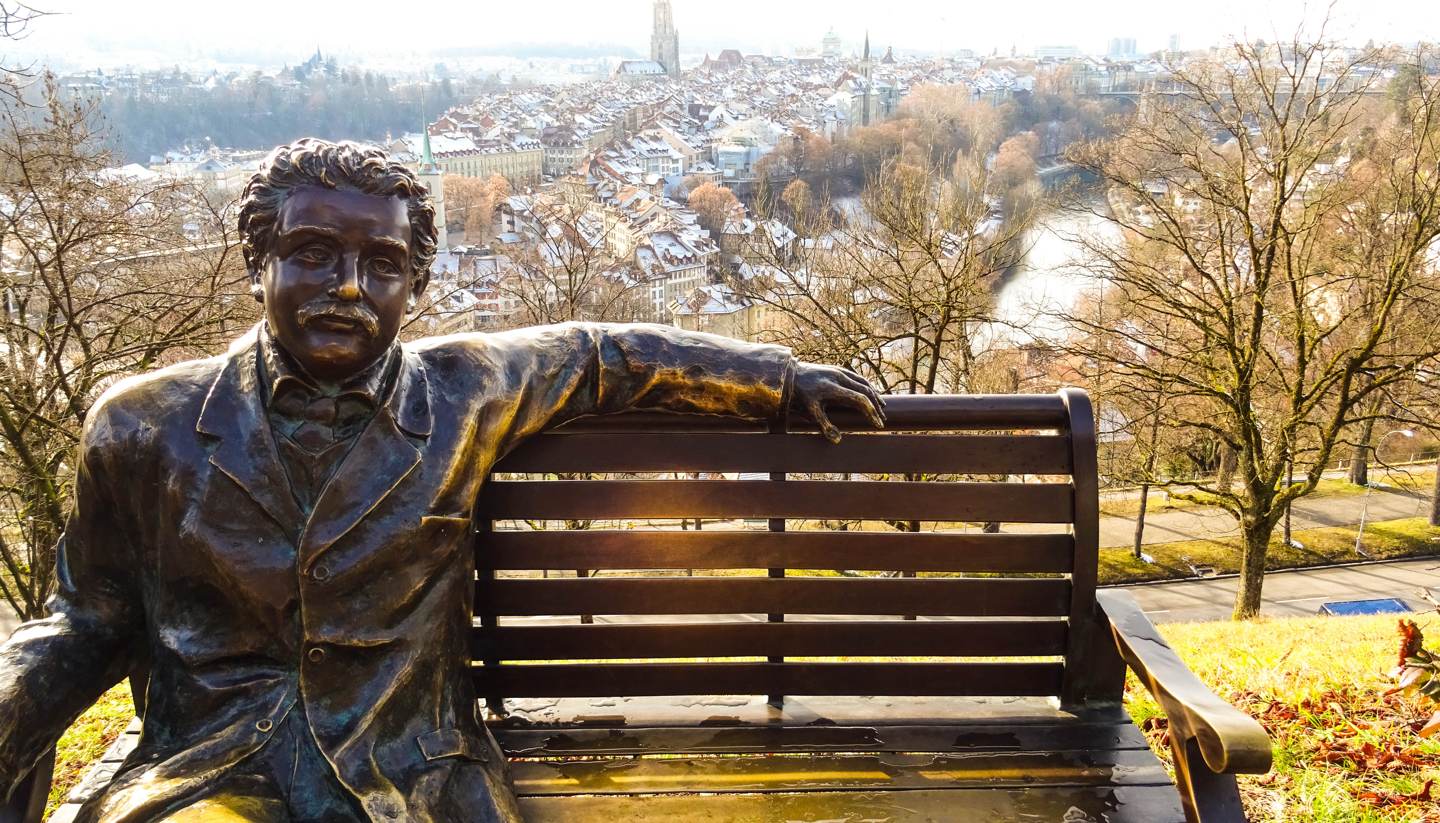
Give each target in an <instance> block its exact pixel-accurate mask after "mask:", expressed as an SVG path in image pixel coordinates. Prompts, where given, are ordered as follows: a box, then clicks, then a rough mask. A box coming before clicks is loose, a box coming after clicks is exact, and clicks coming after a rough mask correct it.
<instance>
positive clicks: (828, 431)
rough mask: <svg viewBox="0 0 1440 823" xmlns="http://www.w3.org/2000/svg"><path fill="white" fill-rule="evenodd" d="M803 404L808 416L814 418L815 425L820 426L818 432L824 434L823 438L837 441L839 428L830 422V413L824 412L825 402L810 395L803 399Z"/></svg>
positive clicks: (833, 441) (832, 441)
mask: <svg viewBox="0 0 1440 823" xmlns="http://www.w3.org/2000/svg"><path fill="white" fill-rule="evenodd" d="M805 406H806V409H807V410H808V411H809V412H810V417H811V418H812V419H814V421H815V425H817V426H819V427H820V433H821V434H823V435H825V439H826V440H829V441H830V442H831V443H839V442H840V430H839V429H837V428H835V424H834V423H831V422H830V415H828V414H826V413H825V404H824V403H821V402H820V401H819V400H818V399H815V398H813V397H812V398H809V399H808V400H806V401H805Z"/></svg>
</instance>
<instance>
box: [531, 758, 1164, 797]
mask: <svg viewBox="0 0 1440 823" xmlns="http://www.w3.org/2000/svg"><path fill="white" fill-rule="evenodd" d="M510 770H511V776H512V778H513V780H514V784H515V791H516V793H518V794H520V795H524V796H530V797H534V796H537V795H551V794H558V795H574V794H636V793H655V792H706V793H710V792H717V793H726V792H764V791H794V789H795V787H796V784H797V783H803V784H804V786H805V788H806V789H807V790H810V791H837V790H847V789H848V790H857V789H872V790H875V789H878V790H897V789H907V790H913V789H943V788H956V787H957V786H964V787H977V788H978V787H1000V786H1044V785H1071V786H1073V785H1089V786H1116V785H1130V786H1160V785H1165V784H1167V783H1169V782H1170V780H1169V777H1168V776H1167V775H1166V774H1165V769H1164V767H1163V766H1161V765H1160V761H1159V760H1157V759H1156V758H1155V755H1154V754H1152V753H1151V752H1149V751H1148V750H1147V751H1140V750H1134V749H1131V750H1120V751H1113V750H1112V751H1102V752H1073V751H1040V752H1004V753H997V752H975V753H966V754H963V755H951V754H938V753H926V754H886V755H879V756H877V755H873V754H865V755H854V756H845V755H833V754H814V753H811V754H808V755H806V756H804V757H794V756H789V757H787V756H783V755H782V756H778V757H753V756H750V757H747V756H739V757H705V758H696V759H678V760H677V759H672V758H641V759H634V758H625V759H623V760H619V759H599V760H585V761H578V762H577V761H570V762H560V763H557V762H554V761H543V760H541V761H537V760H528V761H527V760H522V761H517V762H514V763H511V764H510Z"/></svg>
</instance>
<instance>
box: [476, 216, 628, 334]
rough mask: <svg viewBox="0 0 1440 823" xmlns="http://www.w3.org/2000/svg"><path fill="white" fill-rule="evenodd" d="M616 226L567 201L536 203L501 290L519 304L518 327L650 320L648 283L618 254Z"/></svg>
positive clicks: (502, 282)
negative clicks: (571, 321) (580, 322)
mask: <svg viewBox="0 0 1440 823" xmlns="http://www.w3.org/2000/svg"><path fill="white" fill-rule="evenodd" d="M617 231H618V226H617V225H616V224H613V223H609V222H607V221H606V220H605V219H604V218H603V217H600V216H598V215H596V214H594V213H592V212H591V211H590V209H589V207H588V204H587V203H585V202H581V201H574V200H569V199H566V198H536V199H535V200H534V206H533V208H532V211H531V216H530V221H529V223H528V225H527V226H526V229H525V231H524V232H523V234H524V236H525V243H524V244H523V246H522V247H521V248H520V249H518V250H515V251H514V252H513V253H512V254H513V258H514V262H515V264H516V265H515V267H514V268H513V269H512V271H511V274H510V276H508V277H506V278H504V279H503V280H502V281H501V284H500V288H501V290H502V291H503V292H504V293H505V294H507V295H509V296H511V297H513V298H515V299H516V300H518V301H519V304H520V306H521V312H520V315H519V316H518V317H516V318H515V320H516V322H517V323H518V324H519V325H526V326H528V325H535V324H537V323H561V322H565V321H567V320H590V321H601V322H635V321H638V320H648V319H651V317H650V315H651V312H650V306H649V304H648V303H647V302H646V289H645V284H644V283H643V282H642V281H641V280H640V278H639V272H638V270H637V269H636V268H635V266H634V264H633V262H632V261H631V260H629V259H627V258H626V257H624V256H622V255H621V254H620V249H619V248H617V243H619V239H618V238H617V237H616V236H615V234H616V232H617Z"/></svg>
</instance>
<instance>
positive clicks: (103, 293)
mask: <svg viewBox="0 0 1440 823" xmlns="http://www.w3.org/2000/svg"><path fill="white" fill-rule="evenodd" d="M12 91H14V89H13V88H12ZM16 97H18V93H17V94H15V95H13V97H12V99H14V98H16ZM91 123H92V117H91V112H90V111H89V110H88V109H86V108H85V107H84V106H82V105H76V104H72V103H67V102H64V101H62V100H61V99H60V96H59V94H58V92H57V89H56V86H55V84H54V81H53V79H52V78H47V82H46V88H45V102H44V105H42V106H39V107H36V108H31V107H28V106H25V105H23V104H19V103H13V102H11V103H7V104H4V105H3V106H0V204H3V206H0V258H3V260H4V268H3V269H0V294H3V300H4V311H3V314H0V350H3V351H0V596H3V597H4V599H5V600H6V602H7V603H9V605H10V606H11V607H12V608H14V609H15V611H16V612H17V613H18V614H19V615H20V616H21V617H23V618H27V619H28V618H34V617H38V616H41V614H42V613H43V608H44V607H43V604H44V601H45V599H46V597H47V595H48V594H49V591H50V588H51V586H52V583H53V579H52V574H53V568H54V546H55V543H56V541H57V540H58V538H59V536H60V531H61V528H62V527H63V524H64V516H65V512H66V509H67V508H68V500H69V492H70V483H71V475H72V472H73V463H72V462H71V460H70V458H71V455H72V454H73V452H74V449H75V448H76V445H77V443H78V441H79V432H80V428H81V426H82V425H83V423H84V421H85V417H86V414H87V412H88V411H89V408H90V405H91V404H92V403H93V402H94V401H95V399H96V398H97V397H98V395H99V394H100V393H101V392H102V391H103V390H104V389H105V388H106V387H107V386H110V385H112V384H113V383H114V382H116V381H117V380H119V379H121V378H123V377H125V376H128V375H132V374H137V373H139V372H142V371H145V370H148V369H152V368H155V367H157V366H161V365H164V364H166V363H168V362H172V361H175V360H178V359H182V358H185V357H188V356H194V355H197V354H201V353H205V354H208V353H212V352H213V351H214V350H215V349H216V348H218V347H219V346H220V345H221V344H222V343H223V341H224V340H225V339H226V338H228V337H229V336H231V335H232V334H233V333H234V332H235V331H237V330H238V329H239V328H241V327H243V325H244V324H246V323H248V322H249V321H250V320H251V319H253V318H254V317H255V316H256V314H257V312H256V304H255V302H254V300H253V299H251V297H250V296H249V294H248V291H247V289H246V287H245V279H246V278H245V272H244V267H243V264H242V262H241V260H240V255H239V252H238V245H237V243H236V238H235V236H234V234H233V232H234V229H233V226H234V223H235V221H234V214H233V208H232V206H231V205H230V204H229V202H228V201H224V200H214V199H212V198H211V197H210V196H208V195H207V193H205V192H201V191H197V190H195V189H193V188H192V187H190V186H187V185H184V184H180V183H177V182H174V181H170V180H160V181H158V182H157V181H155V180H143V179H137V178H133V177H126V176H122V175H119V174H117V173H115V172H114V171H111V170H108V169H107V167H108V166H109V157H108V156H107V155H106V154H105V153H104V152H103V151H101V150H100V149H98V148H97V141H96V135H95V133H94V131H93V130H92V126H91Z"/></svg>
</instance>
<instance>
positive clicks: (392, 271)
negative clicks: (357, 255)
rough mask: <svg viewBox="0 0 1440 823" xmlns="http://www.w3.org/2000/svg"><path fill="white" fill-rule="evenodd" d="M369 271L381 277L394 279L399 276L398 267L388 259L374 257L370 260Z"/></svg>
mask: <svg viewBox="0 0 1440 823" xmlns="http://www.w3.org/2000/svg"><path fill="white" fill-rule="evenodd" d="M370 271H372V272H374V273H375V274H378V275H380V276H382V277H396V276H398V275H399V274H400V266H399V264H397V263H396V262H395V261H394V260H391V259H390V258H388V257H375V258H372V259H371V260H370Z"/></svg>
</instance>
